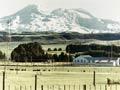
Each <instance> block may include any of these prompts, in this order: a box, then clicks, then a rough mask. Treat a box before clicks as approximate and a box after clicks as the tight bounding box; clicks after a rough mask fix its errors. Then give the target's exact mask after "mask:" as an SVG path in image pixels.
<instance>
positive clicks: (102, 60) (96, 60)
mask: <svg viewBox="0 0 120 90" xmlns="http://www.w3.org/2000/svg"><path fill="white" fill-rule="evenodd" d="M73 64H74V65H94V66H120V58H114V59H112V60H111V58H108V57H91V56H90V55H81V56H78V57H76V58H74V59H73Z"/></svg>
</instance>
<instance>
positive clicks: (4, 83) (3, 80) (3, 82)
mask: <svg viewBox="0 0 120 90" xmlns="http://www.w3.org/2000/svg"><path fill="white" fill-rule="evenodd" d="M3 90H5V71H4V72H3Z"/></svg>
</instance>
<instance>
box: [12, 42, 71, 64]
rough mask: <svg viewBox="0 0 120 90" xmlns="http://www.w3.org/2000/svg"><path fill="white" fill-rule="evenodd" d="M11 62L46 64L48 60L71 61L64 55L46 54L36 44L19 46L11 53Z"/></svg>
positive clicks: (68, 56) (69, 57)
mask: <svg viewBox="0 0 120 90" xmlns="http://www.w3.org/2000/svg"><path fill="white" fill-rule="evenodd" d="M11 60H12V61H16V62H48V61H49V60H51V61H54V62H66V61H72V57H71V56H70V55H67V54H65V53H63V52H62V53H61V54H60V55H57V54H48V53H46V52H45V51H44V50H43V49H42V47H41V45H40V44H39V43H37V42H35V43H28V44H20V45H19V46H18V47H17V48H15V49H14V50H13V51H12V53H11Z"/></svg>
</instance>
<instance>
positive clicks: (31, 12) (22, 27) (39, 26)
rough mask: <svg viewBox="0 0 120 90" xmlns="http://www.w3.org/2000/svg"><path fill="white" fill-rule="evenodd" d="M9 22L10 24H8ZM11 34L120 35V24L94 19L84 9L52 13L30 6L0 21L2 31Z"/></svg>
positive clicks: (58, 10) (61, 10)
mask: <svg viewBox="0 0 120 90" xmlns="http://www.w3.org/2000/svg"><path fill="white" fill-rule="evenodd" d="M8 21H9V23H8ZM8 30H11V32H16V33H20V32H24V31H25V32H36V31H37V32H38V31H39V32H40V31H53V32H79V33H119V31H120V24H119V23H118V22H115V21H112V20H105V19H100V18H96V17H94V16H93V15H92V14H90V13H89V12H87V11H86V10H84V9H61V8H59V9H56V10H53V11H52V12H50V13H47V14H46V12H44V11H42V10H39V9H38V7H37V6H36V5H29V6H27V7H25V8H23V9H22V10H20V11H18V12H16V13H15V14H13V15H10V16H7V17H3V18H1V19H0V31H8Z"/></svg>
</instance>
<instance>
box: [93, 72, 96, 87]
mask: <svg viewBox="0 0 120 90" xmlns="http://www.w3.org/2000/svg"><path fill="white" fill-rule="evenodd" d="M95 74H96V73H95V71H94V72H93V85H94V86H95V78H96V77H95Z"/></svg>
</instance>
